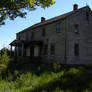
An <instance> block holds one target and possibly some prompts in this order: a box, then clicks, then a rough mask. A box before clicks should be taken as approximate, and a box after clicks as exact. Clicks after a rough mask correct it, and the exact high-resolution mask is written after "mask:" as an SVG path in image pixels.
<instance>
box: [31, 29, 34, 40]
mask: <svg viewBox="0 0 92 92" xmlns="http://www.w3.org/2000/svg"><path fill="white" fill-rule="evenodd" d="M31 39H32V40H33V39H34V31H32V35H31Z"/></svg>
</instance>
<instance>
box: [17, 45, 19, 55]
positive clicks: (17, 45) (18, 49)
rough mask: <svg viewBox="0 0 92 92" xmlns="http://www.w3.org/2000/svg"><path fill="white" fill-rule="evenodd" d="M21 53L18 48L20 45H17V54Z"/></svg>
mask: <svg viewBox="0 0 92 92" xmlns="http://www.w3.org/2000/svg"><path fill="white" fill-rule="evenodd" d="M18 55H19V49H18V45H17V56H18Z"/></svg>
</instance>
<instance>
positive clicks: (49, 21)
mask: <svg viewBox="0 0 92 92" xmlns="http://www.w3.org/2000/svg"><path fill="white" fill-rule="evenodd" d="M84 8H89V6H85V7H83V8H80V9H77V10H76V11H71V12H68V13H65V14H62V15H60V16H57V17H54V18H51V19H49V20H46V21H45V22H40V23H37V24H34V25H32V26H30V27H28V28H26V29H24V30H23V31H21V32H18V33H17V34H19V33H22V32H25V31H27V30H31V29H34V28H37V27H39V26H43V25H46V24H49V23H52V22H54V21H57V20H60V19H64V18H67V17H68V16H70V15H72V14H75V13H76V12H78V11H80V10H82V9H84ZM89 9H90V8H89Z"/></svg>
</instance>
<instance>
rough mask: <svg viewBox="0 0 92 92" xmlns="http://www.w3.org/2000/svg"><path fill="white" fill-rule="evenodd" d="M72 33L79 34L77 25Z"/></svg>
mask: <svg viewBox="0 0 92 92" xmlns="http://www.w3.org/2000/svg"><path fill="white" fill-rule="evenodd" d="M74 32H75V33H76V34H78V33H79V26H78V25H77V24H76V25H75V28H74Z"/></svg>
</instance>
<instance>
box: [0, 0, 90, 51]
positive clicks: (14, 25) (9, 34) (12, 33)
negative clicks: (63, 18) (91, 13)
mask: <svg viewBox="0 0 92 92" xmlns="http://www.w3.org/2000/svg"><path fill="white" fill-rule="evenodd" d="M73 4H78V7H79V8H81V7H83V6H86V5H89V6H90V8H91V9H92V0H56V4H55V5H53V6H51V7H50V8H46V9H45V10H44V9H42V8H40V7H38V8H37V9H36V10H35V11H31V12H28V14H27V16H26V18H24V19H23V18H19V17H18V18H16V19H15V20H14V21H12V20H9V19H7V20H6V24H5V25H4V26H1V27H0V49H1V48H3V47H9V43H10V42H12V41H13V40H14V39H15V38H16V33H17V32H20V31H22V30H23V29H25V28H27V27H29V26H31V25H33V24H35V23H38V22H40V20H41V17H45V18H46V19H50V18H53V17H55V16H58V15H61V14H64V13H66V12H69V11H72V9H73Z"/></svg>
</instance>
